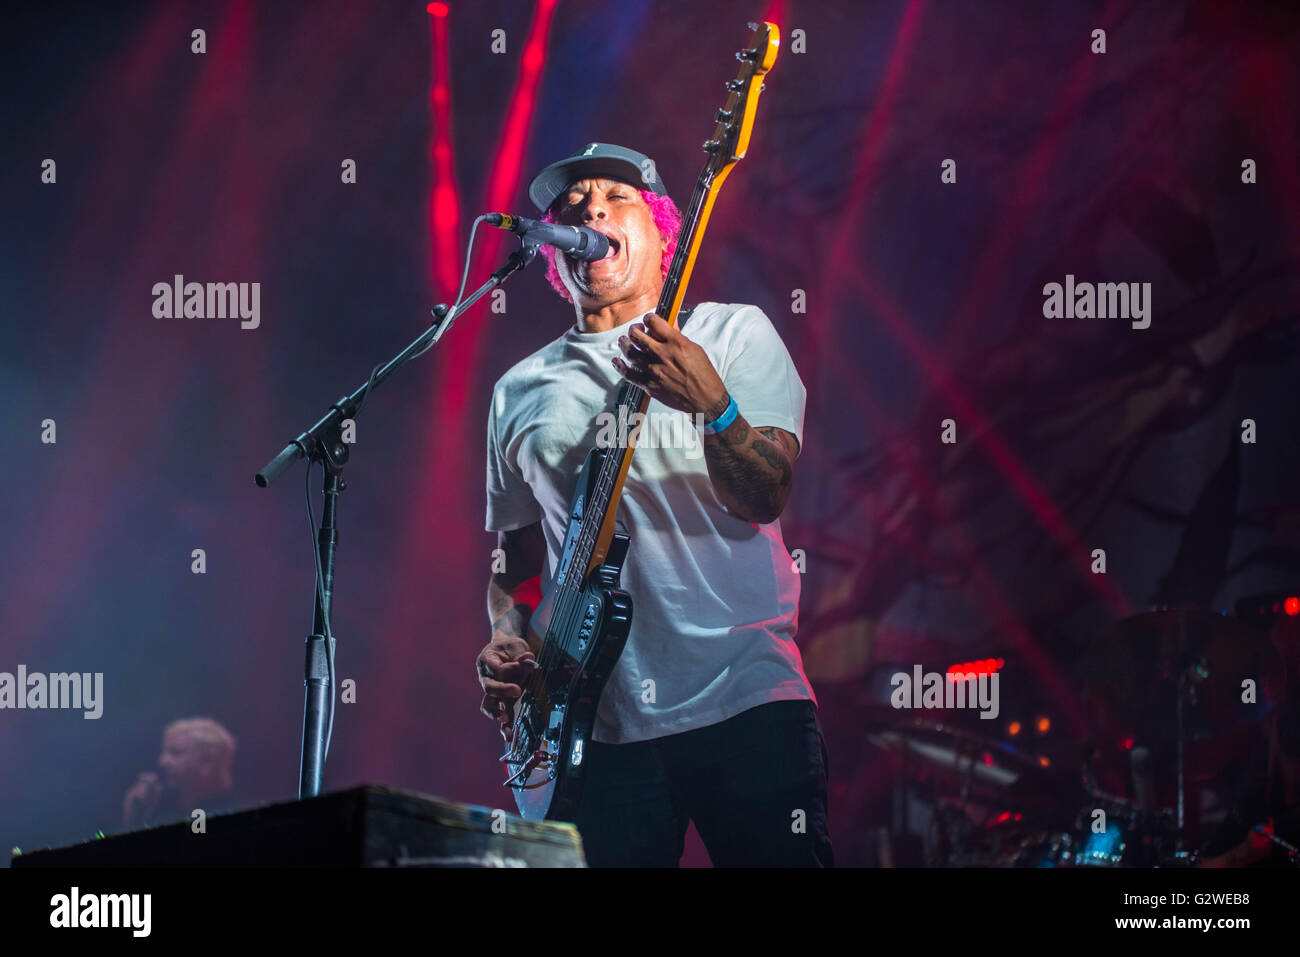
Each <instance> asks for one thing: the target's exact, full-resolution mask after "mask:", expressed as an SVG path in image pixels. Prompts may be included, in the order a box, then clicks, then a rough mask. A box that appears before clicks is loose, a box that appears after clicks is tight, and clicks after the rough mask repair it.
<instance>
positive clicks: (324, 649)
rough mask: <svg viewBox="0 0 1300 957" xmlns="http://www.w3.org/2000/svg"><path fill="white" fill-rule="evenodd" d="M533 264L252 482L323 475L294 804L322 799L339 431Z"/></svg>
mask: <svg viewBox="0 0 1300 957" xmlns="http://www.w3.org/2000/svg"><path fill="white" fill-rule="evenodd" d="M536 256H537V244H536V243H530V242H527V241H525V242H524V244H523V246H522V248H520V249H518V250H516V251H515V252H513V253H511V255H510V257H509V258H508V259H507V260H506V263H505V265H503V266H502V267H501V268H499V269H498V270H497V271H496V272H494V273H493V274H492V275H491V276H489V277H488V280H487V282H485V283H483V285H481V286H479V288H478V289H477V290H476V291H475V292H474V294H473V295H471V296H470V297H469V298H468V299H466V300H465V301H464V302H463V303H461V304H460V305H458V306H457V307H456V308H455V309H449V308H448V307H447V305H446V304H445V303H439V304H438V305H436V306H434V307H433V314H434V316H435V317H437V322H435V323H434V324H433V325H432V326H430V327H429V328H428V329H427V330H425V331H424V332H423V333H421V335H420V336H419V338H417V339H416V340H415V341H414V342H412V343H411V344H410V345H409V346H407V347H406V348H405V349H403V350H402V351H401V352H399V353H398V354H397V355H396V356H394V357H393V358H392V359H390V360H389V361H388V362H387V363H386V364H385V365H384V367H383V368H382V369H380V370H379V371H378V372H375V373H372V374H371V376H370V377H369V378H368V379H367V380H366V382H365V383H363V384H362V385H361V387H360V388H358V389H357V390H356V391H354V392H353V393H352V394H351V395H345V396H343V397H342V398H341V399H339V400H338V401H337V402H335V403H334V404H333V405H331V406H330V407H329V411H327V412H326V413H325V414H324V415H323V416H322V417H321V418H320V420H319V421H317V423H316V424H315V425H313V426H312V427H311V428H309V429H308V430H307V431H306V432H303V433H302V434H301V435H299V436H298V437H297V438H296V439H294V440H293V441H292V442H290V443H289V444H288V445H286V446H285V447H284V449H283V450H282V451H281V452H280V454H279V455H277V456H276V457H275V458H273V459H271V461H270V462H268V463H267V464H266V465H265V466H264V467H263V468H262V471H260V472H258V473H257V475H256V476H255V477H254V478H255V481H256V482H257V484H258V486H259V487H261V488H266V487H267V486H268V485H270V484H271V483H272V482H274V481H275V480H276V479H277V478H279V477H280V475H282V474H283V473H284V472H285V470H287V469H288V468H289V466H291V465H292V464H293V463H294V462H296V461H297V460H298V459H301V458H305V459H307V460H308V462H309V463H310V462H318V463H320V465H321V467H322V468H323V469H324V471H325V507H324V511H323V513H322V515H321V525H320V532H319V534H318V536H317V540H316V549H317V559H318V561H319V565H318V568H317V571H318V584H319V587H317V588H316V589H315V596H314V606H315V607H314V612H313V616H312V633H311V635H309V636H308V637H307V648H306V651H307V655H306V662H305V677H304V682H305V684H306V689H307V691H306V699H305V701H304V703H303V719H302V757H301V761H300V764H299V784H298V797H299V798H305V797H313V796H315V795H316V794H319V793H320V785H321V775H322V773H323V771H324V766H325V757H326V752H325V746H326V735H327V733H328V729H327V725H326V720H327V717H328V715H329V714H332V713H333V691H332V689H331V687H330V671H331V662H332V661H333V660H334V636H333V634H332V632H331V630H330V626H329V621H330V610H331V605H332V603H333V596H334V558H335V552H336V550H337V547H338V526H337V524H336V521H335V519H336V515H337V509H338V497H339V493H340V492H341V491H343V490H344V489H345V488H347V484H346V483H345V482H344V481H343V467H344V466H345V465H347V462H348V457H349V454H350V453H349V449H348V443H345V442H344V441H343V438H342V433H343V423H344V422H345V421H347V420H351V419H354V418H355V417H356V416H357V414H358V413H359V412H360V411H361V405H362V403H363V402H364V401H365V400H366V398H367V397H368V396H369V393H370V392H372V391H374V389H375V388H376V387H377V386H378V385H379V384H380V383H381V382H383V381H384V380H385V379H387V378H388V377H389V376H390V375H391V374H392V373H393V372H395V371H397V369H399V368H401V366H403V365H405V364H406V363H407V362H408V361H410V360H411V359H413V358H415V357H416V356H418V355H421V354H422V353H424V352H425V351H427V350H428V349H430V348H432V347H433V345H434V344H435V343H437V341H438V340H439V339H441V338H442V335H443V333H444V332H446V331H447V330H448V329H450V328H451V325H452V323H453V322H455V321H456V319H457V317H459V316H460V314H461V313H463V312H464V311H465V310H466V309H468V308H469V307H470V306H472V305H473V304H474V303H475V302H477V301H478V300H479V299H480V298H482V297H483V296H484V295H485V294H487V293H488V292H489V291H490V290H492V289H494V288H496V287H497V286H499V285H501V284H502V283H503V282H505V280H506V279H507V278H508V277H509V276H511V275H512V274H514V273H515V272H518V271H519V270H520V269H523V268H524V267H525V266H527V265H528V264H529V263H531V262H532V261H533V259H534V258H535V257H536ZM308 467H310V465H309V466H308ZM327 708H328V709H329V710H328V711H327V710H326V709H327Z"/></svg>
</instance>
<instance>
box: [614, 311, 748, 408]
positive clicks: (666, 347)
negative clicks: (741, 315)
mask: <svg viewBox="0 0 1300 957" xmlns="http://www.w3.org/2000/svg"><path fill="white" fill-rule="evenodd" d="M618 345H619V348H620V349H622V350H623V355H624V356H626V359H617V358H616V359H614V360H613V362H614V368H615V369H617V370H618V371H619V374H620V375H622V376H623V378H625V379H627V380H628V381H629V382H632V383H634V384H636V385H639V386H640V387H641V388H643V389H645V391H646V392H648V393H649V394H650V397H651V398H652V399H658V400H659V401H660V402H662V403H663V404H664V405H666V406H668V408H670V409H677V410H678V411H679V412H686V413H688V414H689V415H695V414H696V413H705V412H708V411H709V410H710V409H712V408H714V407H715V406H717V405H718V403H719V402H722V403H723V404H724V405H725V403H726V397H727V387H726V386H724V385H723V384H722V376H720V375H718V370H717V369H715V368H713V363H712V362H711V361H710V359H709V357H708V354H707V353H705V351H704V350H703V349H702V348H700V346H699V345H698V344H696V343H694V342H692V341H691V340H690V339H687V338H686V336H684V335H683V334H682V332H681V330H680V329H678V328H677V327H676V326H674V325H670V324H669V322H668V321H667V320H666V319H664V318H663V317H661V316H657V315H655V314H654V313H648V314H647V315H646V316H645V318H644V319H643V320H642V321H641V322H634V323H632V324H631V325H630V326H629V327H628V332H627V334H626V335H623V336H619V339H618Z"/></svg>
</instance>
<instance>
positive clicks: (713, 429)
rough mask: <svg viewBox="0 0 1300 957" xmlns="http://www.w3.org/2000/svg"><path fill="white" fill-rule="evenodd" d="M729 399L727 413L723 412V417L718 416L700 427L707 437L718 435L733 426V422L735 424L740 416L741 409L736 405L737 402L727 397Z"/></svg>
mask: <svg viewBox="0 0 1300 957" xmlns="http://www.w3.org/2000/svg"><path fill="white" fill-rule="evenodd" d="M727 399H728V402H727V411H726V412H723V413H722V415H720V416H718V417H717V418H716V419H714V420H713V421H712V422H705V423H704V424H703V425H701V426H700V427H699V428H700V431H701V432H703V433H704V434H705V435H716V434H717V433H719V432H721V431H722V430H723V429H725V428H726V427H727V426H729V425H731V423H732V422H735V421H736V416H738V415H740V408H739V407H738V406H737V405H736V400H735V399H733V398H732V397H731V396H730V395H728V396H727Z"/></svg>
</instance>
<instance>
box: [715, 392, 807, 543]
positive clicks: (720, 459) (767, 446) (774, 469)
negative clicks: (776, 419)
mask: <svg viewBox="0 0 1300 957" xmlns="http://www.w3.org/2000/svg"><path fill="white" fill-rule="evenodd" d="M730 402H731V396H729V395H724V396H723V397H722V399H721V400H720V401H719V402H718V404H717V405H715V406H714V407H713V408H711V409H709V410H708V411H707V412H705V413H704V420H705V421H706V422H712V421H713V420H714V419H716V418H717V417H718V416H720V415H722V413H724V412H726V411H727V406H728V405H729V404H730ZM703 438H704V460H705V462H707V463H708V466H709V480H710V481H711V482H712V483H713V490H714V491H715V492H717V493H718V498H720V499H722V504H723V505H725V506H726V507H727V511H729V512H731V513H733V514H734V515H736V516H737V517H738V518H742V519H744V520H745V521H747V522H753V523H754V524H756V525H766V524H767V523H768V522H775V521H776V520H777V519H778V518H780V516H781V512H782V511H783V510H784V509H785V503H786V500H787V499H788V498H789V497H790V484H791V482H792V480H793V478H794V459H795V456H797V455H798V454H799V442H798V440H797V439H795V437H794V436H793V435H791V434H790V433H789V432H787V431H785V430H784V429H777V428H773V427H772V426H764V425H760V426H751V425H750V424H749V423H748V422H746V421H745V417H744V416H743V415H737V416H736V419H735V421H733V422H732V423H731V425H729V426H727V427H726V428H725V429H723V430H722V431H721V432H718V433H716V434H714V435H706V436H704V437H703Z"/></svg>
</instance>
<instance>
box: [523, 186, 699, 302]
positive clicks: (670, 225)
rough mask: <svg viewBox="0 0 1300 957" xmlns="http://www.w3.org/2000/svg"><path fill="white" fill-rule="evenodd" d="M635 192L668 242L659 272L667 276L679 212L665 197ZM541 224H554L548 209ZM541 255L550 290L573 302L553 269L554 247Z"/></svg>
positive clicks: (680, 214) (680, 219)
mask: <svg viewBox="0 0 1300 957" xmlns="http://www.w3.org/2000/svg"><path fill="white" fill-rule="evenodd" d="M637 192H638V193H640V194H641V198H642V199H644V200H645V204H646V205H647V206H649V207H650V215H651V217H652V218H653V219H654V223H655V226H656V227H658V229H659V235H660V236H661V237H663V238H664V239H666V240H668V245H667V246H665V247H664V257H663V263H662V264H661V266H660V272H659V274H660V275H661V276H667V275H668V264H669V263H671V262H672V261H673V251H674V250H675V249H677V234H678V233H679V232H681V229H682V213H681V210H679V209H678V208H677V204H676V203H674V202H673V201H672V200H671V199H670V198H669V197H667V196H660V195H659V194H658V193H652V192H650V190H648V189H639V190H637ZM542 222H544V223H553V222H555V216H554V214H552V212H551V211H550V210H549V209H548V210H547V211H546V215H545V216H543V217H542ZM541 253H542V255H543V256H545V257H546V281H547V282H549V283H550V284H551V288H552V289H554V290H555V291H556V292H558V293H559V294H560V297H561V298H562V299H564V301H565V302H573V297H572V296H570V295H569V290H567V289H565V288H564V283H563V282H561V281H560V271H559V270H558V269H556V268H555V247H554V246H543V247H542V248H541Z"/></svg>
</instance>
